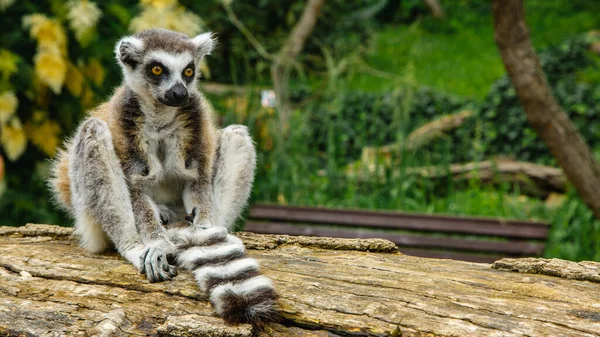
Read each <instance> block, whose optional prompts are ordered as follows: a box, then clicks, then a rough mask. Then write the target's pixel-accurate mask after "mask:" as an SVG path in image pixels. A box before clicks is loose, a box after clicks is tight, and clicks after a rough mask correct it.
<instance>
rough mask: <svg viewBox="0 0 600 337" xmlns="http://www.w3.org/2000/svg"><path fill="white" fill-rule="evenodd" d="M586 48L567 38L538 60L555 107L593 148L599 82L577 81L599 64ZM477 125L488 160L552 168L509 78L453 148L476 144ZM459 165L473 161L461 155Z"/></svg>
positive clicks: (599, 133) (598, 136) (598, 134)
mask: <svg viewBox="0 0 600 337" xmlns="http://www.w3.org/2000/svg"><path fill="white" fill-rule="evenodd" d="M588 48H589V44H588V43H587V42H586V40H585V39H583V38H574V39H570V40H567V41H565V42H563V43H562V44H560V45H559V46H558V47H553V48H550V49H547V50H545V51H543V52H541V53H540V61H541V64H542V67H543V69H544V72H545V73H546V74H547V78H548V81H549V84H550V85H551V87H552V89H553V93H554V96H555V97H556V99H557V101H558V103H559V104H560V105H561V106H562V107H563V109H564V110H565V112H566V113H567V115H568V116H569V118H570V119H571V121H572V122H573V123H574V124H575V126H576V127H577V129H578V130H579V132H580V133H581V135H582V136H583V137H584V139H585V140H586V141H587V143H588V144H590V145H591V146H596V144H598V140H600V125H599V124H598V116H600V106H598V104H597V102H598V99H600V82H595V83H588V82H583V81H581V80H579V77H580V75H579V74H580V72H581V71H588V70H589V69H590V68H592V67H593V68H596V69H598V68H600V63H594V59H593V58H592V57H591V55H590V53H589V52H588ZM475 123H480V124H481V128H482V134H483V143H484V145H485V155H486V156H487V157H489V156H494V155H506V156H511V157H514V158H516V159H519V160H524V161H533V162H539V163H544V164H553V163H555V160H554V158H553V157H552V155H551V154H550V153H549V151H548V149H547V147H546V145H545V144H544V142H543V141H542V140H541V139H540V138H539V137H538V136H537V134H536V133H535V131H534V130H533V129H532V128H531V127H530V126H529V123H528V121H527V115H526V114H525V112H524V111H523V109H522V107H521V104H520V102H519V99H518V97H517V95H516V92H515V89H514V88H513V86H512V83H511V81H510V79H509V78H508V77H506V76H505V77H503V78H501V79H500V80H498V81H497V82H496V83H495V84H494V85H493V87H492V90H491V91H490V93H489V94H488V95H487V96H486V98H485V100H484V102H483V103H482V106H481V108H480V110H479V115H478V119H477V120H472V121H470V122H469V123H468V124H467V125H465V127H464V128H462V129H461V130H457V131H456V132H455V133H454V134H452V135H451V137H453V140H454V144H459V143H460V140H461V139H462V140H463V141H465V140H466V141H467V142H469V141H468V140H469V139H474V137H475V131H474V130H476V128H475ZM465 132H466V133H470V135H469V134H464V133H465ZM457 160H458V161H464V160H472V157H471V156H469V155H468V153H467V152H460V151H459V154H458V158H457Z"/></svg>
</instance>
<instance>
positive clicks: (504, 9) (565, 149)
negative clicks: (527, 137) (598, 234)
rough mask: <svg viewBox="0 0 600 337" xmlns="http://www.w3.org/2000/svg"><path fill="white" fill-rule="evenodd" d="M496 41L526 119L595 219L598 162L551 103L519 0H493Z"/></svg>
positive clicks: (599, 207)
mask: <svg viewBox="0 0 600 337" xmlns="http://www.w3.org/2000/svg"><path fill="white" fill-rule="evenodd" d="M492 12H493V16H494V27H495V31H496V34H495V35H496V43H497V44H498V48H499V50H500V55H501V56H502V60H503V61H504V65H505V67H506V70H507V71H508V74H509V76H510V78H511V79H512V82H513V85H514V87H515V89H516V92H517V95H518V96H519V100H520V101H521V104H522V105H523V108H524V110H525V112H526V113H527V119H528V120H529V122H530V123H531V126H532V127H533V128H534V129H535V130H536V132H537V134H538V135H539V136H540V137H541V138H542V139H543V140H544V142H545V143H546V145H548V148H549V149H550V152H551V153H552V154H553V155H554V157H555V158H556V160H557V161H558V164H559V165H560V166H561V167H562V169H563V170H564V172H565V174H566V176H567V178H568V179H569V181H570V182H571V183H572V184H573V186H575V189H576V190H577V192H578V193H579V195H580V196H581V198H582V199H583V201H584V202H585V203H586V204H587V205H588V207H589V208H590V209H591V210H592V211H593V212H594V215H595V216H596V218H597V219H600V166H599V165H598V163H597V162H596V160H595V159H594V156H593V154H592V152H591V151H590V149H589V147H588V146H587V145H586V143H585V142H584V140H583V138H582V137H581V135H580V134H579V133H578V132H577V129H576V128H575V126H574V125H573V123H572V122H571V121H570V120H569V117H568V116H567V114H566V113H565V112H564V111H563V110H562V108H561V107H560V106H559V105H558V103H557V102H556V100H555V98H554V96H553V95H552V92H551V90H550V88H549V86H548V82H547V80H546V76H545V75H544V72H543V70H542V68H541V66H540V63H539V60H538V58H537V55H536V54H535V51H534V50H533V46H532V44H531V40H530V37H529V30H528V29H527V25H526V23H525V10H524V7H523V1H522V0H492Z"/></svg>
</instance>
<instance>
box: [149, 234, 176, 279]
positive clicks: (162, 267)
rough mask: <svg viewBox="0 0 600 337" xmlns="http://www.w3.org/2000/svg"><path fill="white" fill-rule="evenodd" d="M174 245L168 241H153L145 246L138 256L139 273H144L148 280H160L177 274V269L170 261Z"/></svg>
mask: <svg viewBox="0 0 600 337" xmlns="http://www.w3.org/2000/svg"><path fill="white" fill-rule="evenodd" d="M174 250H175V245H173V244H172V243H171V242H169V241H166V240H164V241H154V242H151V243H150V244H148V245H147V246H146V249H145V250H144V252H143V253H142V255H141V256H140V265H141V268H140V273H142V274H146V277H147V278H148V281H150V282H161V281H166V280H170V279H171V278H172V277H174V276H175V275H177V269H176V267H175V266H174V265H172V264H171V263H170V261H172V260H173V259H174V257H173V256H172V253H173V251H174Z"/></svg>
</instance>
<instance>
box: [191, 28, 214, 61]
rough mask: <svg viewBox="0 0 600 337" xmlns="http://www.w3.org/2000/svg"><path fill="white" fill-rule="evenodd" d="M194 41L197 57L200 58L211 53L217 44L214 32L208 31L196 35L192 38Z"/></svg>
mask: <svg viewBox="0 0 600 337" xmlns="http://www.w3.org/2000/svg"><path fill="white" fill-rule="evenodd" d="M192 42H193V43H194V46H196V57H197V58H199V59H200V58H202V57H204V56H205V55H210V52H211V51H212V50H213V49H214V47H215V45H216V44H217V39H216V38H215V36H214V34H213V33H211V32H208V33H202V34H200V35H196V37H194V38H193V39H192Z"/></svg>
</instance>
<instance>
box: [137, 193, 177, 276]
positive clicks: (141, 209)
mask: <svg viewBox="0 0 600 337" xmlns="http://www.w3.org/2000/svg"><path fill="white" fill-rule="evenodd" d="M130 195H131V204H132V208H133V213H134V218H135V227H136V228H137V231H138V234H139V235H140V239H141V240H142V243H143V244H144V246H145V250H144V252H143V253H142V255H141V256H140V264H141V267H140V272H141V273H142V274H146V276H147V277H148V280H149V281H150V282H157V281H162V280H168V279H170V278H171V277H173V276H175V275H176V271H175V266H172V265H170V263H169V261H168V260H169V258H170V256H169V255H171V254H173V252H174V250H175V245H174V244H173V243H172V242H171V240H170V239H169V238H168V235H167V231H166V229H165V228H164V227H163V226H162V224H161V222H160V215H159V210H158V207H157V206H156V204H155V203H154V202H153V201H152V199H150V197H148V196H147V195H146V194H144V193H143V192H142V191H141V190H140V189H138V188H136V187H130Z"/></svg>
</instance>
